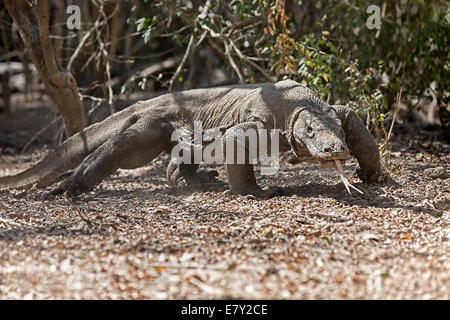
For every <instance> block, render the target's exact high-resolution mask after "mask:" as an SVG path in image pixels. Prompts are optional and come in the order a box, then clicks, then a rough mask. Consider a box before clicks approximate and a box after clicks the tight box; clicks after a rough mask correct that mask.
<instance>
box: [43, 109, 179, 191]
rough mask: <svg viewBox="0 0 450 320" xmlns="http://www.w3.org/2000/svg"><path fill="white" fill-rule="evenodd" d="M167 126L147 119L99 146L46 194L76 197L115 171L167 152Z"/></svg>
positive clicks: (138, 165)
mask: <svg viewBox="0 0 450 320" xmlns="http://www.w3.org/2000/svg"><path fill="white" fill-rule="evenodd" d="M173 130H174V129H173V127H172V125H170V123H161V121H160V120H159V119H157V118H156V119H155V118H154V117H147V118H143V119H141V120H139V121H137V122H136V123H135V124H133V125H132V126H130V127H129V128H128V129H126V130H125V131H123V132H121V133H118V134H116V135H114V136H113V137H111V138H110V139H109V140H107V141H106V142H105V143H103V144H102V145H101V146H100V147H98V148H97V149H96V150H95V151H93V152H92V153H91V154H90V155H89V156H88V157H86V158H85V159H84V160H83V161H82V162H81V164H80V165H79V166H78V167H77V168H76V169H75V170H74V172H73V174H72V175H70V176H69V177H68V178H67V179H66V180H65V181H63V182H62V183H61V184H60V185H59V186H58V187H56V188H55V189H53V190H52V191H51V192H50V193H51V194H53V195H56V194H61V193H64V192H68V193H70V194H72V195H78V194H80V193H83V192H87V191H90V190H92V189H94V187H95V186H96V185H97V184H99V183H100V182H101V181H102V180H103V179H105V178H106V177H107V176H109V175H111V174H113V173H114V172H115V171H116V170H117V169H119V168H122V169H132V168H137V167H141V166H143V165H145V164H147V163H148V162H150V161H151V160H153V159H154V158H155V157H157V156H158V155H159V154H160V153H161V152H162V151H165V150H168V149H170V147H171V146H172V142H171V140H170V136H171V133H172V131H173Z"/></svg>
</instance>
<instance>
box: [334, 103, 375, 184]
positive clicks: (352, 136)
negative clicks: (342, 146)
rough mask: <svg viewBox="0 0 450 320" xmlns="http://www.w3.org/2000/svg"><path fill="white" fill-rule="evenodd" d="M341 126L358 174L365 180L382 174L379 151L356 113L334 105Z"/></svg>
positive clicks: (367, 180)
mask: <svg viewBox="0 0 450 320" xmlns="http://www.w3.org/2000/svg"><path fill="white" fill-rule="evenodd" d="M332 107H333V109H335V110H336V112H337V114H338V117H339V119H340V120H341V122H342V128H343V129H344V133H345V142H346V144H347V146H348V148H349V149H350V152H351V154H353V155H354V156H355V158H356V159H357V160H358V162H359V166H360V169H359V170H357V173H358V176H359V177H360V178H361V180H363V181H365V182H371V181H376V179H377V178H378V177H379V176H380V175H382V169H381V168H382V166H381V161H380V152H379V150H378V146H377V144H376V143H375V140H374V139H373V138H372V136H371V135H370V132H369V131H368V130H367V128H366V126H365V125H364V123H363V122H362V121H361V119H360V118H359V117H358V115H357V114H356V113H355V112H354V111H353V110H352V109H351V108H349V107H346V106H340V105H334V106H332Z"/></svg>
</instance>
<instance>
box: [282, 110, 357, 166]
mask: <svg viewBox="0 0 450 320" xmlns="http://www.w3.org/2000/svg"><path fill="white" fill-rule="evenodd" d="M288 138H289V142H290V145H291V148H292V150H293V151H294V153H295V154H296V155H297V157H299V158H300V159H301V160H303V159H311V158H312V159H314V160H317V161H319V162H321V163H322V164H324V163H328V162H330V163H334V160H346V159H348V158H349V157H350V153H349V150H348V147H347V144H346V143H345V136H344V130H343V129H342V124H341V121H340V120H339V118H338V115H337V113H336V111H335V110H334V109H333V108H332V107H329V108H326V109H325V112H324V111H322V110H321V111H319V110H318V111H311V110H310V109H308V108H299V109H297V110H296V111H295V112H294V113H293V115H292V118H291V122H290V128H289V137H288Z"/></svg>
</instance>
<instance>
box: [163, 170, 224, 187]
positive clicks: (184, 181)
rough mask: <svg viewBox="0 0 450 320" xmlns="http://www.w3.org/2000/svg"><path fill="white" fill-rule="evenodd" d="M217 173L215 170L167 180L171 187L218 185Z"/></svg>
mask: <svg viewBox="0 0 450 320" xmlns="http://www.w3.org/2000/svg"><path fill="white" fill-rule="evenodd" d="M218 176H219V173H218V172H217V171H216V170H211V171H201V172H197V173H195V174H193V175H187V176H178V177H176V179H172V180H169V182H170V184H171V185H172V186H173V187H179V188H181V187H187V186H189V187H199V186H204V185H211V184H218V183H219V180H218V179H217V177H218Z"/></svg>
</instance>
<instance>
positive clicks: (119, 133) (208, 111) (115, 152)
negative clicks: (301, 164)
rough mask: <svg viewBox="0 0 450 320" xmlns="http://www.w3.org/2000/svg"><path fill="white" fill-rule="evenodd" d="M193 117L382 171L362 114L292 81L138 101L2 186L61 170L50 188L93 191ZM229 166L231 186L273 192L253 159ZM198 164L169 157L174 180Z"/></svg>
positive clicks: (150, 154) (141, 160) (189, 175)
mask: <svg viewBox="0 0 450 320" xmlns="http://www.w3.org/2000/svg"><path fill="white" fill-rule="evenodd" d="M194 121H201V122H202V126H203V130H207V129H211V128H219V129H220V130H221V131H222V132H224V135H223V137H222V139H223V143H225V142H226V141H230V140H233V139H234V140H236V139H237V138H238V136H237V133H236V132H238V129H242V128H244V129H245V128H264V129H267V130H271V129H279V130H280V132H282V134H281V135H280V137H279V141H280V152H284V151H287V150H289V149H291V150H293V151H294V153H295V154H296V155H297V157H299V158H300V159H302V160H305V159H306V160H308V159H309V160H311V159H314V160H318V161H320V162H323V163H328V162H329V161H333V160H346V159H348V158H349V156H350V154H352V155H354V156H355V157H356V159H357V160H358V162H359V164H360V167H361V169H360V170H359V171H358V174H359V176H360V178H361V179H362V180H364V181H372V180H373V179H374V178H375V177H376V176H377V175H378V174H380V167H381V165H380V155H379V152H378V148H377V146H376V144H375V142H374V140H373V138H372V137H371V135H370V133H369V132H368V131H367V129H366V128H365V126H364V125H363V124H362V122H361V120H360V119H359V118H358V117H357V116H356V114H355V113H354V112H353V111H352V110H351V109H350V108H347V107H344V106H330V105H328V104H327V103H325V102H323V101H321V100H319V99H318V98H317V97H316V96H315V95H314V93H313V92H312V91H311V90H310V89H308V88H306V87H304V86H302V85H300V84H298V83H296V82H294V81H290V80H286V81H281V82H277V83H264V84H251V85H236V86H226V87H218V88H208V89H195V90H189V91H184V92H177V93H172V94H166V95H163V96H160V97H157V98H154V99H151V100H147V101H141V102H138V103H136V104H134V105H132V106H130V107H128V108H127V109H125V110H123V111H121V112H118V113H116V114H114V115H112V116H110V117H108V118H107V119H105V120H104V121H102V122H101V123H97V124H94V125H91V126H89V127H88V128H86V129H84V130H83V131H81V132H80V133H78V134H76V135H74V136H73V137H71V138H70V139H68V140H66V141H65V142H64V143H63V144H62V145H60V146H59V147H57V148H56V149H55V150H53V151H52V152H50V153H49V155H47V156H46V157H45V158H44V159H43V160H42V161H40V162H39V163H38V164H37V165H35V166H34V167H32V168H30V169H29V170H26V171H24V172H22V173H20V174H18V175H15V176H8V177H2V178H0V190H1V189H9V188H19V187H28V186H31V185H34V184H37V186H38V187H45V186H48V185H51V184H53V183H55V182H56V181H57V180H59V179H61V177H62V176H64V177H66V179H65V180H64V181H63V182H62V183H61V184H60V185H59V186H58V187H56V188H55V189H53V191H52V192H51V193H52V194H60V193H64V192H68V193H70V194H73V195H77V194H80V193H83V192H86V191H89V190H92V189H93V188H94V187H95V186H96V185H97V184H99V183H100V182H101V181H102V180H103V179H105V178H106V177H107V176H109V175H111V174H112V173H114V172H115V171H116V170H117V169H119V168H123V169H131V168H136V167H140V166H143V165H145V164H147V163H149V162H150V161H151V160H152V159H154V158H155V157H157V156H158V155H159V154H160V153H161V152H164V151H167V152H170V150H171V149H172V148H173V146H174V145H175V142H173V141H171V135H172V132H173V131H174V130H175V129H186V130H188V131H190V132H192V131H193V126H194V125H193V124H194ZM268 144H269V145H270V141H269V142H268ZM247 151H248V150H247ZM226 166H227V172H228V178H229V184H230V188H231V190H232V191H233V192H235V193H238V194H250V195H255V196H258V197H259V196H268V195H270V194H272V193H273V191H270V190H262V189H261V188H260V187H259V186H258V185H257V183H256V179H255V176H254V173H253V165H251V164H226ZM72 169H74V170H73V171H71V172H69V173H67V171H68V170H72ZM196 170H197V166H196V165H181V167H177V165H176V164H174V163H173V162H171V164H170V165H169V168H168V170H167V178H168V179H169V182H170V183H171V184H172V185H180V184H181V185H185V184H190V183H192V182H193V181H195V178H194V177H195V172H196Z"/></svg>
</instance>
